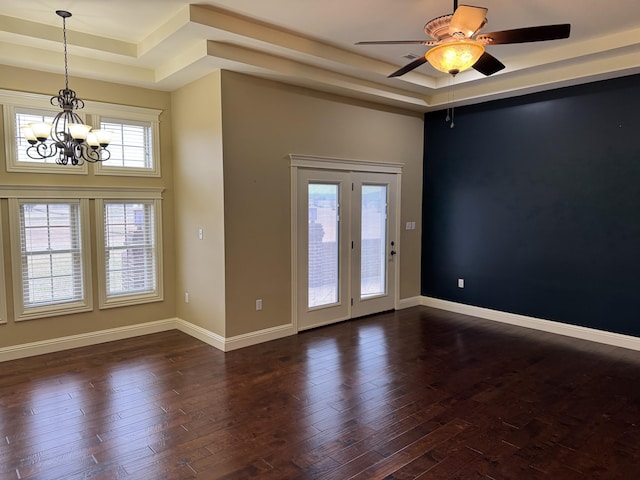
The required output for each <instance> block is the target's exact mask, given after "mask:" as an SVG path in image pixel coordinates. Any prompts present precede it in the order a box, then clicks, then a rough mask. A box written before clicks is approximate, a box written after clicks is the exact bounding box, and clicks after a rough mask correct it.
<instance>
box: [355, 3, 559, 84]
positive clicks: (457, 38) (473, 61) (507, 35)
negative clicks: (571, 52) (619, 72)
mask: <svg viewBox="0 0 640 480" xmlns="http://www.w3.org/2000/svg"><path fill="white" fill-rule="evenodd" d="M453 10H454V13H452V14H449V15H443V16H441V17H437V18H434V19H432V20H430V21H429V22H427V24H426V25H425V26H424V31H425V33H426V34H427V35H428V36H429V37H431V38H433V40H378V41H369V42H358V43H356V45H410V44H413V45H425V46H427V47H432V48H430V49H429V50H428V51H427V53H426V54H425V55H423V56H422V57H418V58H416V59H415V60H414V61H412V62H411V63H409V64H407V65H405V66H404V67H402V68H400V69H398V70H396V71H395V72H393V73H392V74H391V75H389V77H399V76H401V75H404V74H405V73H408V72H410V71H411V70H413V69H415V68H418V67H419V66H421V65H423V64H425V63H430V64H432V65H433V66H434V67H435V68H437V69H438V70H440V71H442V72H445V73H450V74H451V75H457V74H458V73H460V72H462V71H464V70H466V69H468V68H473V69H474V70H477V71H478V72H480V73H482V74H483V75H493V74H494V73H496V72H499V71H500V70H502V69H503V68H505V66H504V64H503V63H502V62H501V61H500V60H498V59H497V58H496V57H494V56H493V55H491V54H490V53H488V52H486V51H485V49H484V47H485V46H489V45H504V44H509V43H527V42H543V41H547V40H558V39H562V38H568V37H569V34H570V32H571V25H570V24H568V23H564V24H558V25H540V26H537V27H525V28H516V29H513V30H503V31H500V32H491V33H480V31H481V30H482V28H484V26H485V25H486V24H487V17H486V15H487V11H488V10H487V9H486V8H484V7H473V6H469V5H461V6H460V7H458V1H457V0H454V1H453Z"/></svg>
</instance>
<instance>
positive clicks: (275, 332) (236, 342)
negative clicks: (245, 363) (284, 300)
mask: <svg viewBox="0 0 640 480" xmlns="http://www.w3.org/2000/svg"><path fill="white" fill-rule="evenodd" d="M296 333H297V332H296V330H295V328H293V324H292V323H288V324H286V325H279V326H277V327H272V328H266V329H264V330H258V331H257V332H251V333H245V334H243V335H236V336H234V337H229V338H226V339H225V348H224V351H225V352H229V351H231V350H237V349H238V348H244V347H250V346H251V345H257V344H258V343H263V342H268V341H270V340H277V339H278V338H284V337H288V336H290V335H295V334H296Z"/></svg>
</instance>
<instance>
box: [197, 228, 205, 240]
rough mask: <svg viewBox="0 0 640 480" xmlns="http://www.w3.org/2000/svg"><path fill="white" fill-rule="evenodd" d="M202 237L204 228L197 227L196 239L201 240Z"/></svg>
mask: <svg viewBox="0 0 640 480" xmlns="http://www.w3.org/2000/svg"><path fill="white" fill-rule="evenodd" d="M203 238H204V230H203V229H202V228H199V229H198V240H202V239H203Z"/></svg>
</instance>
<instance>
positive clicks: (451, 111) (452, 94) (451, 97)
mask: <svg viewBox="0 0 640 480" xmlns="http://www.w3.org/2000/svg"><path fill="white" fill-rule="evenodd" d="M454 79H455V76H454V75H451V80H450V82H449V105H450V107H447V118H445V119H444V121H445V122H451V125H449V128H453V127H455V126H456V124H455V123H454V121H453V116H454V109H455V107H454V105H453V103H454V101H455V91H454V88H453V82H454Z"/></svg>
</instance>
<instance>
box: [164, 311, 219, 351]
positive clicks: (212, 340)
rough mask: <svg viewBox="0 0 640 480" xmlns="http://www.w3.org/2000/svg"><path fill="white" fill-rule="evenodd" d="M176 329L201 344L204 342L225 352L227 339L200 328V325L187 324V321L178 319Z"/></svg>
mask: <svg viewBox="0 0 640 480" xmlns="http://www.w3.org/2000/svg"><path fill="white" fill-rule="evenodd" d="M176 328H177V329H178V330H180V331H181V332H182V333H186V334H187V335H190V336H192V337H193V338H197V339H198V340H200V341H201V342H204V343H206V344H207V345H211V346H212V347H215V348H217V349H218V350H222V351H223V352H224V342H225V339H224V337H223V336H221V335H218V334H217V333H213V332H211V331H209V330H207V329H205V328H202V327H199V326H198V325H194V324H193V323H190V322H187V321H186V320H182V319H181V318H178V319H176Z"/></svg>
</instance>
